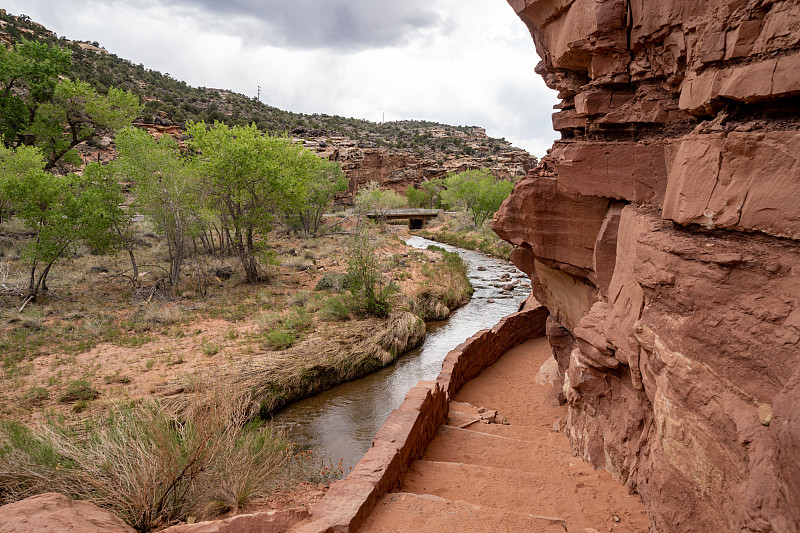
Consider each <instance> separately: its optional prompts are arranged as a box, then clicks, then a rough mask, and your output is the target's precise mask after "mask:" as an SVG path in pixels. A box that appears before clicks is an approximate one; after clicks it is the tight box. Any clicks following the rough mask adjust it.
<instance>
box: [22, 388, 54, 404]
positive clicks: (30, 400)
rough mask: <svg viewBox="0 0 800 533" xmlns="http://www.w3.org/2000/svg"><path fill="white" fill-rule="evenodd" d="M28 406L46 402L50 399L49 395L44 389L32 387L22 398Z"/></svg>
mask: <svg viewBox="0 0 800 533" xmlns="http://www.w3.org/2000/svg"><path fill="white" fill-rule="evenodd" d="M23 398H24V399H25V402H26V403H27V404H28V405H33V406H35V405H41V404H42V403H43V402H45V401H46V400H49V399H50V393H49V392H48V390H47V389H46V388H44V387H38V386H33V387H31V388H30V389H28V392H26V393H25V395H24V396H23Z"/></svg>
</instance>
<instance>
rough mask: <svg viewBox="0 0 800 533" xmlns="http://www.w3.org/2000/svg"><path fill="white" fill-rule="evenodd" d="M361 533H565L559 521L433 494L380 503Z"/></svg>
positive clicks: (388, 497)
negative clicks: (529, 532)
mask: <svg viewBox="0 0 800 533" xmlns="http://www.w3.org/2000/svg"><path fill="white" fill-rule="evenodd" d="M358 531H359V533H386V532H387V531H391V532H394V533H419V532H436V533H463V532H474V533H484V532H485V533H497V532H506V533H521V532H525V531H531V532H539V533H565V532H566V531H567V527H566V524H565V523H564V522H563V521H562V520H560V519H559V518H557V517H546V516H535V515H531V514H526V513H519V512H515V511H504V510H498V509H491V508H487V507H484V506H482V505H476V504H472V503H469V502H464V501H458V500H448V499H445V498H439V497H437V496H432V495H429V494H409V493H405V492H397V493H390V494H385V495H384V496H383V497H382V498H381V499H380V500H378V503H377V505H376V506H375V509H374V511H373V512H372V514H371V515H370V516H369V518H368V519H367V521H366V522H365V523H364V525H363V526H362V527H360V528H359V530H358Z"/></svg>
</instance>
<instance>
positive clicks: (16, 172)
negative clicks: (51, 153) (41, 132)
mask: <svg viewBox="0 0 800 533" xmlns="http://www.w3.org/2000/svg"><path fill="white" fill-rule="evenodd" d="M36 170H44V160H43V159H42V152H41V150H39V149H38V148H34V147H32V146H20V147H19V148H17V149H13V148H6V147H5V146H2V145H0V221H2V220H3V213H4V212H5V211H9V212H10V210H9V208H10V207H11V204H10V202H11V198H10V197H9V194H12V191H11V187H12V186H13V182H15V181H17V180H18V179H19V178H20V176H24V175H26V174H27V173H28V172H31V171H36Z"/></svg>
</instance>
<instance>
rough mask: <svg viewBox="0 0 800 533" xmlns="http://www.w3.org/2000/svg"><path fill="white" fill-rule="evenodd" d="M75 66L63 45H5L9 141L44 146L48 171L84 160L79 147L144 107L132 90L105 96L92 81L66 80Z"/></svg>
mask: <svg viewBox="0 0 800 533" xmlns="http://www.w3.org/2000/svg"><path fill="white" fill-rule="evenodd" d="M70 66H71V59H70V53H69V52H68V51H66V50H62V49H61V48H59V47H57V46H49V45H47V44H44V43H38V42H31V41H25V40H23V41H21V42H20V43H18V44H17V45H16V46H14V47H13V48H11V49H6V48H5V47H0V135H2V138H3V144H4V145H5V146H6V147H15V146H22V145H25V146H37V147H39V148H41V150H42V152H43V154H44V158H45V170H50V169H52V168H54V167H55V166H56V164H57V163H59V161H62V160H63V161H65V162H67V163H71V164H80V162H81V161H80V159H79V158H78V156H77V154H76V153H75V152H74V151H73V148H75V146H77V145H78V144H80V143H82V142H85V141H89V140H92V139H95V138H97V137H98V136H100V135H102V134H103V133H110V132H111V131H112V130H114V129H117V128H121V127H123V126H125V125H128V124H130V123H131V121H133V119H134V118H135V117H136V116H137V115H138V114H139V112H140V111H141V106H140V105H139V99H138V97H137V96H136V95H134V94H132V93H130V92H124V91H120V90H117V89H114V88H111V89H109V90H108V94H107V95H100V94H97V93H96V92H95V90H94V89H92V87H91V86H90V85H89V84H88V83H86V82H81V81H72V80H69V79H62V77H63V76H64V75H66V73H67V72H68V71H69V69H70Z"/></svg>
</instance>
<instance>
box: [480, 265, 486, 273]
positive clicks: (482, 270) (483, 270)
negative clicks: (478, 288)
mask: <svg viewBox="0 0 800 533" xmlns="http://www.w3.org/2000/svg"><path fill="white" fill-rule="evenodd" d="M485 271H486V267H485V266H479V267H478V272H485Z"/></svg>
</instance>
